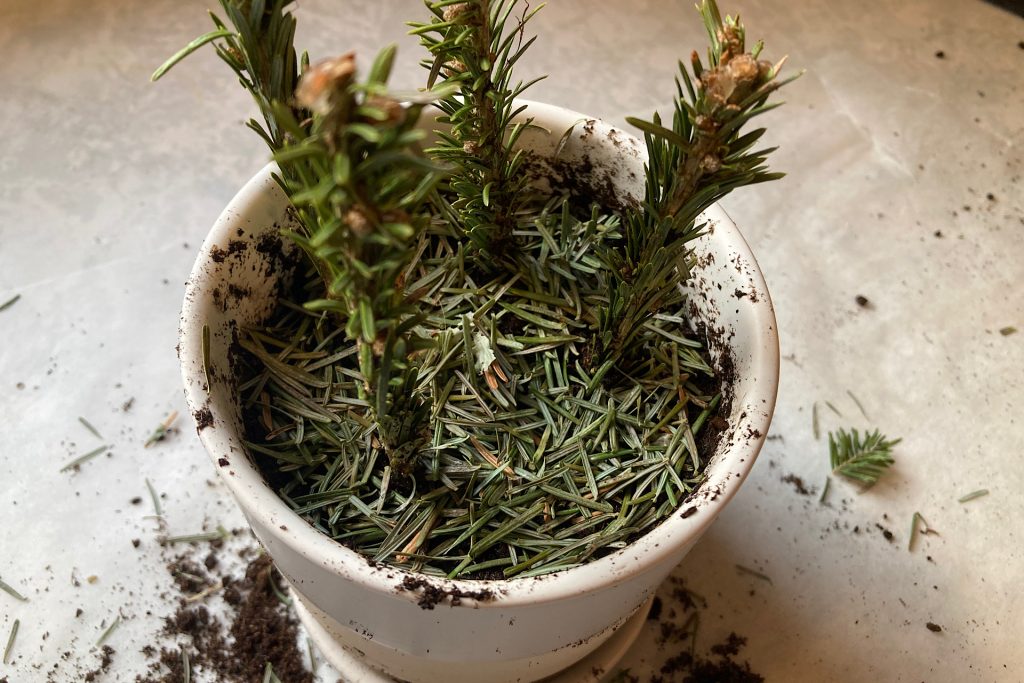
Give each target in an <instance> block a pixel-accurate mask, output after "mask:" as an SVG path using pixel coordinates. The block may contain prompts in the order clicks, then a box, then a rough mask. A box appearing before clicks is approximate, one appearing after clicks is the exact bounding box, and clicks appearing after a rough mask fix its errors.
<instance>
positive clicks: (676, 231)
mask: <svg viewBox="0 0 1024 683" xmlns="http://www.w3.org/2000/svg"><path fill="white" fill-rule="evenodd" d="M698 9H699V10H700V13H701V16H702V17H703V19H704V25H705V28H706V29H707V33H708V37H709V39H710V43H711V46H710V48H709V49H708V55H707V60H708V61H707V64H705V63H703V62H702V61H701V59H700V57H699V56H698V54H697V52H696V51H694V52H693V53H692V55H691V57H690V65H691V69H692V76H691V75H690V73H689V72H688V71H687V69H686V66H685V65H683V63H682V62H680V64H679V77H678V78H677V79H676V97H675V102H674V104H675V111H674V112H673V116H672V122H671V126H670V127H666V126H665V125H664V124H663V122H662V119H661V117H660V115H659V114H657V113H655V114H654V116H653V118H652V119H651V120H649V121H647V120H643V119H638V118H635V117H628V118H627V119H626V120H627V121H628V122H629V123H630V124H632V125H634V126H636V127H637V128H639V129H640V130H641V131H642V132H643V134H644V140H645V142H646V145H647V154H648V162H647V168H646V171H647V173H646V194H645V196H644V201H643V203H642V204H640V205H635V206H631V207H628V208H627V210H626V211H625V212H624V216H623V222H622V240H621V243H611V244H609V245H608V246H607V248H606V249H604V250H603V251H602V258H603V259H604V260H605V261H606V262H607V266H608V270H609V272H610V273H612V274H613V275H614V276H615V277H613V278H610V279H609V289H608V303H607V305H606V306H604V307H602V308H601V309H599V313H598V316H599V319H598V329H597V334H596V336H595V339H594V347H595V348H594V353H593V357H594V361H593V363H592V365H593V366H594V367H598V366H600V365H601V364H602V363H605V362H608V361H611V362H615V361H617V360H618V358H619V357H620V356H621V355H622V354H623V353H625V352H626V350H627V349H629V348H632V347H633V344H632V342H633V340H634V339H635V337H636V335H637V334H638V333H639V331H640V330H641V329H642V326H643V324H644V322H645V321H646V320H647V319H648V318H649V317H650V316H652V315H655V314H657V313H658V312H659V311H660V310H661V309H662V308H663V307H668V306H671V305H673V304H675V303H676V302H677V301H678V300H679V299H680V296H681V295H680V294H679V292H678V287H677V283H678V282H679V281H680V280H685V279H686V278H688V277H689V274H690V270H691V268H692V267H693V258H692V254H691V251H690V249H689V247H688V244H689V242H691V241H692V240H693V239H695V238H696V237H698V236H699V235H701V234H702V232H703V229H704V224H703V223H698V222H697V219H698V217H699V216H700V214H701V212H702V211H704V210H705V209H706V208H708V207H709V206H711V204H713V203H714V202H716V201H718V200H719V199H721V198H722V197H724V196H725V195H727V194H729V193H730V192H732V191H733V190H735V189H737V188H739V187H744V186H747V185H753V184H756V183H762V182H766V181H770V180H775V179H778V178H781V177H783V174H781V173H772V172H769V171H768V168H767V166H766V165H765V162H766V161H767V159H768V156H769V155H770V154H771V153H772V152H773V151H774V150H775V148H762V149H755V147H756V145H757V143H758V141H759V140H760V139H761V137H762V136H763V135H764V133H765V129H764V128H758V129H756V130H754V131H751V132H749V133H743V132H742V130H743V127H744V126H745V125H746V124H747V123H748V122H749V121H750V120H751V119H753V118H755V117H757V116H760V115H761V114H763V113H765V112H768V111H770V110H772V109H774V108H775V107H777V106H778V103H774V104H768V97H769V96H770V95H771V94H772V93H773V92H775V91H776V90H778V89H779V88H780V87H782V86H783V85H785V84H786V83H788V82H789V81H791V80H793V79H794V78H796V77H798V76H799V74H796V75H794V76H792V77H790V78H788V79H778V78H777V77H778V75H779V72H780V71H781V69H782V65H783V64H784V63H785V61H786V60H785V58H783V59H781V60H779V61H778V62H777V63H776V64H771V63H770V62H767V61H763V60H759V59H758V58H759V56H760V54H761V51H762V49H763V45H762V43H760V42H758V43H757V44H756V45H755V46H754V47H753V48H752V49H751V50H750V51H749V52H748V51H747V50H746V29H745V28H744V26H743V24H742V23H740V20H739V17H735V18H733V17H729V16H726V17H724V18H723V17H722V15H721V14H720V12H719V10H718V7H717V5H716V4H715V2H713V1H712V0H703V1H702V2H701V4H700V6H699V8H698ZM751 150H754V151H751Z"/></svg>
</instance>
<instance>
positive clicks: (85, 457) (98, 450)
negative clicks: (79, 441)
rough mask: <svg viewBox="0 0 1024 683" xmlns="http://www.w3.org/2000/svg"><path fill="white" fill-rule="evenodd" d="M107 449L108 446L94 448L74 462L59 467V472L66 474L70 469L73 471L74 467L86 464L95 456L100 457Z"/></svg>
mask: <svg viewBox="0 0 1024 683" xmlns="http://www.w3.org/2000/svg"><path fill="white" fill-rule="evenodd" d="M109 449H110V446H100V447H99V448H94V449H93V450H91V451H89V452H88V453H86V454H85V455H80V456H78V457H77V458H75V459H74V460H72V461H71V462H69V463H68V464H67V465H64V467H61V468H60V471H61V472H67V471H68V470H72V469H74V468H76V467H79V466H80V465H82V463H84V462H86V461H87V460H92V459H93V458H95V457H96V456H97V455H101V454H103V453H105V452H106V451H107V450H109Z"/></svg>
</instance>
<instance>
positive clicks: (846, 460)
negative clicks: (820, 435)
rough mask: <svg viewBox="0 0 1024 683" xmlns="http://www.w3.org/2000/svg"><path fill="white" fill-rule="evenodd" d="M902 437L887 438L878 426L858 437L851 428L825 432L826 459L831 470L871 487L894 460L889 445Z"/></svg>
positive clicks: (894, 443) (857, 433)
mask: <svg viewBox="0 0 1024 683" xmlns="http://www.w3.org/2000/svg"><path fill="white" fill-rule="evenodd" d="M900 441H901V439H894V440H892V441H890V440H887V439H886V438H885V437H884V436H883V435H882V434H881V433H880V432H879V431H878V430H877V429H876V430H875V431H873V432H871V433H869V434H865V435H864V437H863V438H861V435H860V433H859V432H858V431H857V430H856V429H853V430H851V431H850V432H847V431H845V430H843V429H839V430H837V432H836V433H835V434H833V433H832V432H829V433H828V450H829V459H830V461H831V464H832V473H833V474H837V475H839V476H842V477H846V478H847V479H852V480H854V481H858V482H860V483H861V484H864V486H865V488H868V487H871V486H873V485H874V484H875V483H876V482H878V480H879V478H880V477H881V476H882V475H883V474H884V473H885V471H886V470H887V469H888V468H889V467H890V466H892V464H893V463H894V462H895V460H893V457H892V447H893V446H895V445H896V444H898V443H899V442H900Z"/></svg>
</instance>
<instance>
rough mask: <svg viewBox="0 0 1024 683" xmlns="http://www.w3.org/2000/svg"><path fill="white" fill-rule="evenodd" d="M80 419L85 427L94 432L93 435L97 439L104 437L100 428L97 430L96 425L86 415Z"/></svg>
mask: <svg viewBox="0 0 1024 683" xmlns="http://www.w3.org/2000/svg"><path fill="white" fill-rule="evenodd" d="M78 421H79V422H81V423H82V426H83V427H85V428H86V429H88V430H89V431H90V432H92V433H93V436H95V437H96V438H97V439H102V438H103V436H102V435H101V434H100V433H99V430H97V429H96V428H95V427H93V426H92V423H91V422H89V421H88V420H86V419H85V418H84V417H79V418H78Z"/></svg>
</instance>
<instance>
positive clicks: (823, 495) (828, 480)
mask: <svg viewBox="0 0 1024 683" xmlns="http://www.w3.org/2000/svg"><path fill="white" fill-rule="evenodd" d="M831 488H832V477H828V476H826V477H825V485H824V486H823V487H822V488H821V496H820V497H819V498H818V502H819V503H824V502H825V499H826V498H828V492H829V489H831Z"/></svg>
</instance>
